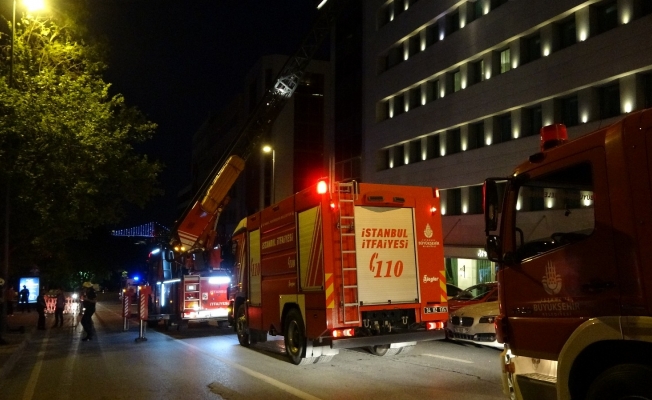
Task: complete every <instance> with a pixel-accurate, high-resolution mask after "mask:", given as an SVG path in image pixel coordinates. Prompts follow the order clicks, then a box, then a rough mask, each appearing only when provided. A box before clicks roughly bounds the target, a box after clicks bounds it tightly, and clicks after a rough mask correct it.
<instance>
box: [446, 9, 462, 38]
mask: <svg viewBox="0 0 652 400" xmlns="http://www.w3.org/2000/svg"><path fill="white" fill-rule="evenodd" d="M459 30H460V11H459V9H458V10H456V11H454V12H452V13H450V14H448V18H447V19H446V34H447V35H450V34H451V33H453V32H457V31H459Z"/></svg>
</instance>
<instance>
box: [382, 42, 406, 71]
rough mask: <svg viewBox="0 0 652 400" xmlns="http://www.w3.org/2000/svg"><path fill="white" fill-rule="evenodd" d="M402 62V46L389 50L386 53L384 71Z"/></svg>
mask: <svg viewBox="0 0 652 400" xmlns="http://www.w3.org/2000/svg"><path fill="white" fill-rule="evenodd" d="M401 61H403V45H400V46H396V47H394V48H391V49H390V50H389V52H388V53H387V62H386V69H389V68H392V67H393V66H395V65H397V64H399V63H400V62H401Z"/></svg>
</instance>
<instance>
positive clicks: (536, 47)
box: [523, 33, 541, 64]
mask: <svg viewBox="0 0 652 400" xmlns="http://www.w3.org/2000/svg"><path fill="white" fill-rule="evenodd" d="M524 45H525V46H524V49H523V50H525V54H524V55H523V56H524V57H523V64H525V63H529V62H532V61H534V60H538V59H539V58H541V35H539V34H538V33H537V34H536V35H534V36H530V37H528V38H525V43H524Z"/></svg>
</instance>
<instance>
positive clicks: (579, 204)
mask: <svg viewBox="0 0 652 400" xmlns="http://www.w3.org/2000/svg"><path fill="white" fill-rule="evenodd" d="M511 206H512V207H514V208H515V214H516V218H515V219H514V222H515V227H514V231H515V234H516V238H515V247H516V248H515V250H516V254H517V256H518V259H520V260H522V259H524V258H528V257H532V256H535V255H537V254H540V253H543V252H546V251H549V250H552V249H554V248H557V247H559V246H562V245H565V244H569V243H573V242H576V241H578V240H581V239H582V238H584V237H587V236H588V235H590V234H591V233H592V232H593V230H594V227H595V217H594V210H593V175H592V171H591V165H590V164H589V163H582V164H577V165H574V166H571V167H567V168H564V169H561V170H558V171H555V172H553V173H549V174H546V175H543V176H540V177H535V178H532V179H530V180H526V181H524V182H521V185H520V186H519V187H518V196H517V197H516V198H515V199H514V204H512V205H511Z"/></svg>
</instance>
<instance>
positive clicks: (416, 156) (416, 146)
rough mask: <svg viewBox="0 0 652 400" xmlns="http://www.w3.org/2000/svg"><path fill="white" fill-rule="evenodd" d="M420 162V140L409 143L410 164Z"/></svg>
mask: <svg viewBox="0 0 652 400" xmlns="http://www.w3.org/2000/svg"><path fill="white" fill-rule="evenodd" d="M419 161H422V158H421V139H417V140H413V141H411V142H410V163H415V162H419Z"/></svg>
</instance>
